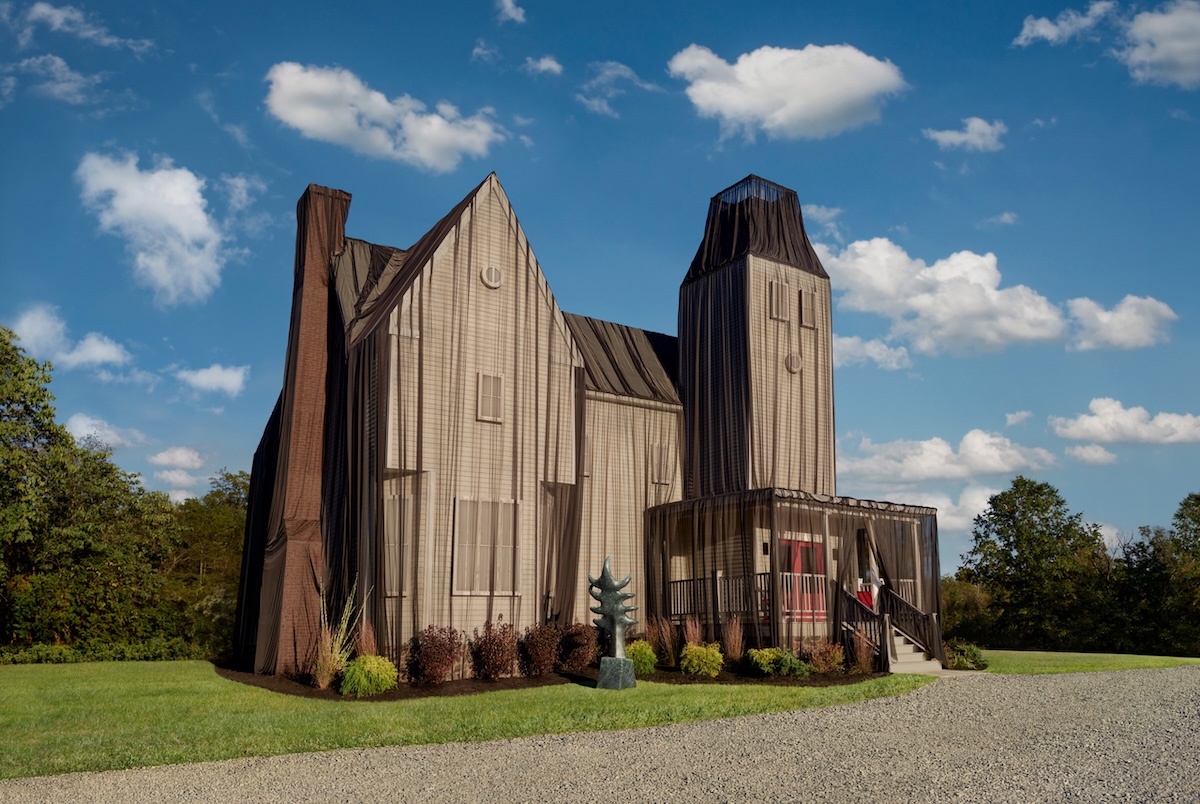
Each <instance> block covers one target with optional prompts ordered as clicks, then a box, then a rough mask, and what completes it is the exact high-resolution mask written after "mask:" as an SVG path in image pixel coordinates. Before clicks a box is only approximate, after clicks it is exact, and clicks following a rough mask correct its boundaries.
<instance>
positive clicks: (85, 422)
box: [64, 413, 146, 449]
mask: <svg viewBox="0 0 1200 804" xmlns="http://www.w3.org/2000/svg"><path fill="white" fill-rule="evenodd" d="M64 426H65V427H66V428H67V432H68V433H70V434H71V435H72V436H74V437H75V440H76V441H82V440H83V439H85V438H88V437H89V436H91V437H93V438H95V439H97V440H98V441H99V442H100V443H102V444H106V445H108V446H109V447H111V448H112V449H121V448H123V447H137V446H140V445H142V444H144V443H146V436H145V435H143V434H142V433H141V432H140V431H138V430H135V429H134V428H132V427H130V428H121V427H114V426H113V425H111V424H109V423H108V422H106V421H104V419H100V418H97V417H95V416H89V415H88V414H86V413H76V414H74V415H72V416H71V418H69V419H67V423H66V425H64Z"/></svg>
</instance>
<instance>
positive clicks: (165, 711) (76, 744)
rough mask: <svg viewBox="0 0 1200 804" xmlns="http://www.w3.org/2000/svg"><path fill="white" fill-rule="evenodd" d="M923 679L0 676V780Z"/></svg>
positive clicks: (192, 670) (882, 691) (106, 670)
mask: <svg viewBox="0 0 1200 804" xmlns="http://www.w3.org/2000/svg"><path fill="white" fill-rule="evenodd" d="M932 680H933V679H932V677H925V676H912V675H895V676H888V677H884V678H877V679H870V680H867V681H863V682H861V683H858V684H850V685H845V686H836V687H775V686H765V685H764V686H759V685H752V684H747V685H733V686H728V687H722V688H720V689H719V690H718V689H716V688H714V687H712V686H709V685H674V684H653V683H649V682H640V683H639V684H638V686H637V687H635V688H633V689H628V690H622V691H620V692H613V691H609V690H596V689H591V688H588V687H583V686H579V685H576V684H562V685H557V686H549V687H538V688H533V689H523V690H511V691H499V692H492V693H484V694H482V695H467V696H456V697H441V698H424V699H416V700H409V701H393V702H348V701H322V700H313V699H307V698H296V697H292V696H286V695H280V694H277V693H272V692H269V691H267V690H262V689H259V688H257V687H249V686H245V685H243V684H238V683H237V682H234V681H229V680H227V679H224V678H221V677H220V676H218V675H217V674H216V672H215V670H214V669H213V667H212V665H210V664H208V663H207V662H196V661H180V662H120V663H117V662H95V663H85V664H70V665H11V666H3V667H0V734H3V735H4V738H3V739H2V740H0V778H12V777H18V776H43V775H48V774H54V773H68V772H71V771H95V770H113V769H118V768H131V767H138V766H145V765H163V764H168V763H176V762H202V761H207V760H217V759H231V758H235V757H248V756H270V755H275V754H286V753H293V752H300V751H325V750H330V749H334V748H351V747H370V746H382V745H415V744H421V743H444V742H457V741H467V742H474V741H480V740H495V739H501V738H511V737H525V736H530V735H537V734H558V733H563V732H573V731H599V730H606V729H623V728H631V727H639V726H658V725H664V724H668V723H683V722H687V721H693V720H709V719H713V718H721V717H732V716H735V715H748V714H757V713H760V712H782V711H787V710H791V709H804V708H809V707H817V706H830V705H834V704H844V703H854V702H856V701H863V700H868V699H870V698H879V697H884V696H889V695H899V694H902V693H905V692H909V691H911V690H914V689H916V688H918V687H920V686H922V685H924V684H926V683H928V682H930V681H932Z"/></svg>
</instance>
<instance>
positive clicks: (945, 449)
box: [838, 429, 1055, 483]
mask: <svg viewBox="0 0 1200 804" xmlns="http://www.w3.org/2000/svg"><path fill="white" fill-rule="evenodd" d="M858 453H859V454H860V456H861V457H843V456H841V455H839V456H838V472H839V474H841V473H845V474H846V475H847V476H850V477H856V478H862V479H865V480H868V481H875V482H887V483H920V482H925V481H929V480H965V479H969V478H974V477H979V476H981V475H995V474H1012V473H1014V472H1023V471H1032V470H1037V469H1044V468H1046V467H1048V466H1053V465H1054V463H1055V460H1054V455H1053V454H1052V453H1050V452H1049V451H1048V450H1045V449H1042V448H1041V447H1023V446H1021V445H1020V444H1016V443H1014V442H1012V441H1010V440H1009V439H1007V438H1005V437H1004V436H1002V435H1000V434H998V433H989V432H986V431H984V430H979V429H975V430H971V431H970V432H968V433H967V434H966V435H964V436H963V437H962V440H961V441H959V444H958V449H957V451H956V450H955V448H954V447H953V445H951V444H950V443H949V442H948V441H946V440H945V439H942V438H930V439H927V440H925V441H892V442H890V443H886V444H875V443H873V442H872V441H871V440H870V439H869V438H864V439H863V440H862V441H861V442H860V443H859V445H858Z"/></svg>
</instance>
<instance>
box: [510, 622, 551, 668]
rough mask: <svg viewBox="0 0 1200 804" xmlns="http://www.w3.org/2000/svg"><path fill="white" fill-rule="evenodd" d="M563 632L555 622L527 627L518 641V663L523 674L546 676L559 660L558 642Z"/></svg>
mask: <svg viewBox="0 0 1200 804" xmlns="http://www.w3.org/2000/svg"><path fill="white" fill-rule="evenodd" d="M561 639H562V632H561V631H559V630H558V626H557V625H554V624H553V623H542V624H541V625H533V626H530V627H529V628H526V629H525V635H524V636H522V637H521V639H520V640H519V641H518V642H517V664H518V666H519V667H520V668H521V675H523V676H544V675H545V674H546V673H549V672H550V671H551V670H553V669H554V665H555V663H556V662H557V661H558V643H559V641H560V640H561Z"/></svg>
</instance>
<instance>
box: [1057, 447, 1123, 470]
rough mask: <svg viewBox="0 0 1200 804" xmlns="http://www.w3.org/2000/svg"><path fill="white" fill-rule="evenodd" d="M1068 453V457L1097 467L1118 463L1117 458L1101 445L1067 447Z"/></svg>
mask: <svg viewBox="0 0 1200 804" xmlns="http://www.w3.org/2000/svg"><path fill="white" fill-rule="evenodd" d="M1066 452H1067V455H1068V457H1071V458H1074V459H1075V460H1077V461H1079V462H1080V463H1090V464H1095V465H1097V466H1102V465H1105V464H1110V463H1116V462H1117V456H1116V455H1114V454H1113V453H1111V452H1109V451H1108V450H1106V449H1105V448H1104V447H1102V446H1100V445H1099V444H1084V445H1081V446H1078V447H1067V450H1066Z"/></svg>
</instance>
